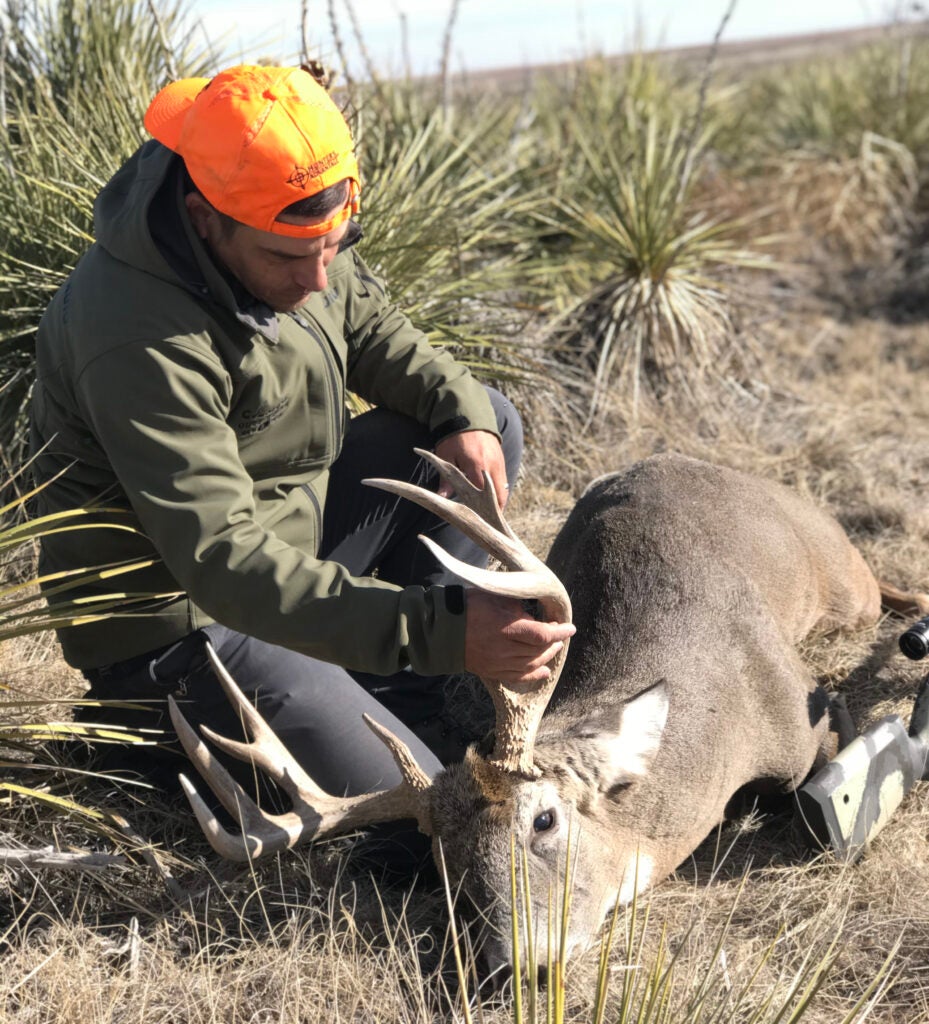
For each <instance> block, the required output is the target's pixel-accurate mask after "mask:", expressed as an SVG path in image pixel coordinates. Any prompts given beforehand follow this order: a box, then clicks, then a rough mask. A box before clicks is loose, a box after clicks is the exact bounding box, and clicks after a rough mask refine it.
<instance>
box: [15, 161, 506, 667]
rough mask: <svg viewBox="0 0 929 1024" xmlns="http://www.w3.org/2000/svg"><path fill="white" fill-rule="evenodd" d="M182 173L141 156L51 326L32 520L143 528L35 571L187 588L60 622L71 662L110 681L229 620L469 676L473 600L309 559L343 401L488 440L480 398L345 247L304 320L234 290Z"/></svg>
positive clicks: (45, 347) (108, 533)
mask: <svg viewBox="0 0 929 1024" xmlns="http://www.w3.org/2000/svg"><path fill="white" fill-rule="evenodd" d="M182 175H183V168H182V166H181V164H180V161H179V159H178V158H177V157H176V156H174V154H172V153H171V152H170V151H169V150H167V149H165V148H164V147H163V146H161V145H160V144H159V143H156V142H150V143H147V144H145V145H144V146H142V147H141V149H140V150H139V151H138V152H137V153H136V154H135V155H134V156H133V157H132V158H130V160H129V161H128V162H127V163H126V164H125V165H124V166H123V167H122V168H121V169H120V170H119V171H118V172H117V174H116V175H115V176H114V177H113V179H112V180H111V181H110V183H109V184H108V185H107V186H106V188H104V190H103V191H102V192H101V193H100V196H99V197H98V199H97V203H96V205H95V207H94V223H95V235H96V243H95V244H94V245H93V246H92V247H91V248H90V250H89V251H88V252H87V253H86V255H85V256H84V257H83V258H82V259H81V260H80V262H79V264H78V266H77V267H76V269H75V270H74V272H73V273H72V274H71V275H70V277H69V278H68V280H67V281H66V283H65V284H64V285H63V286H62V288H61V289H60V290H59V292H58V293H57V294H56V295H55V297H54V299H53V300H52V302H51V304H50V305H49V308H48V310H47V312H46V314H45V316H44V318H43V320H42V322H41V324H40V327H39V334H38V346H37V348H38V353H37V366H38V379H37V383H36V387H35V395H34V398H33V403H32V428H33V447H34V450H35V451H37V452H38V453H39V454H38V457H37V460H36V463H35V465H36V471H37V473H38V476H39V480H40V481H51V480H54V482H53V483H51V484H50V485H49V486H48V487H47V488H46V489H45V490H44V491H43V492H42V493H41V495H40V498H39V512H40V513H46V512H53V511H56V510H59V509H65V508H78V507H100V508H101V509H106V508H114V507H115V508H121V509H128V510H131V518H130V520H129V521H130V522H131V523H133V524H134V525H135V526H136V527H137V528H138V530H139V531H141V534H138V533H132V532H128V531H119V530H112V529H90V530H80V531H77V532H69V533H60V534H57V535H54V536H51V537H49V538H47V539H46V540H45V541H44V542H43V546H42V561H41V571H42V572H43V573H57V572H61V571H64V570H71V569H76V568H80V567H87V566H99V565H103V564H110V563H117V562H122V561H124V560H127V559H145V558H153V559H155V560H156V562H155V564H154V565H153V566H152V567H151V568H149V569H145V570H142V571H137V572H134V573H132V574H130V575H127V576H121V577H118V578H117V580H116V581H114V582H115V584H116V588H126V589H131V590H132V591H134V592H142V591H145V592H150V593H157V594H170V593H177V594H179V596H174V597H170V598H164V599H162V600H161V601H158V602H156V603H155V604H154V605H152V606H147V607H145V608H144V609H143V610H142V611H141V612H135V613H133V614H127V613H121V614H120V615H119V616H117V617H116V618H113V619H109V620H106V621H103V622H101V623H90V624H84V625H80V626H75V627H68V628H64V629H62V630H60V632H59V638H60V640H61V643H62V647H63V649H64V653H65V657H66V658H67V660H68V661H69V662H70V663H71V664H72V665H75V666H77V667H78V668H92V667H97V666H100V665H104V664H109V663H111V662H114V661H119V660H122V659H124V658H128V657H131V656H133V655H136V654H140V653H142V652H144V651H147V650H152V649H154V648H157V647H160V646H163V645H165V644H168V643H171V642H173V641H174V640H176V639H178V638H180V637H182V636H184V635H185V634H187V633H189V632H191V631H192V630H194V629H197V628H198V627H200V626H202V625H205V624H207V623H209V622H211V621H214V620H215V621H218V622H221V623H223V624H224V625H226V626H228V627H230V628H232V629H237V630H239V631H241V632H243V633H247V634H249V635H251V636H255V637H258V638H260V639H262V640H266V641H269V642H271V643H276V644H282V645H284V646H287V647H290V648H293V649H294V650H297V651H302V652H304V653H306V654H309V655H313V656H314V657H318V658H322V659H324V660H327V661H333V662H336V663H338V664H340V665H344V666H345V667H347V668H354V669H362V670H366V671H370V672H376V673H389V672H393V671H396V670H397V669H399V668H401V667H403V666H405V665H408V664H409V665H411V666H412V667H413V669H414V670H415V671H418V672H422V673H426V674H431V673H437V672H450V671H456V670H459V669H461V667H462V661H463V652H464V616H463V614H462V611H461V608H460V600H459V601H458V602H455V601H449V602H448V603H446V600H445V598H446V592H445V591H444V589H443V588H442V587H431V588H428V589H424V588H422V587H406V588H403V589H401V588H399V587H395V586H392V585H390V584H388V583H385V582H383V581H379V580H377V579H372V578H358V577H353V576H351V575H350V574H349V573H348V572H347V571H346V570H345V569H344V568H343V567H342V566H340V565H338V564H337V563H335V562H329V561H321V560H319V559H318V558H317V557H316V550H317V544H318V541H319V537H320V535H321V515H322V513H321V509H322V508H323V506H324V503H325V499H326V485H327V480H328V470H329V467H330V465H331V464H332V462H333V461H334V460H335V458H336V457H337V456H338V454H339V450H340V446H341V442H342V435H343V431H344V427H345V412H344V409H345V392H346V388H350V389H351V390H353V391H355V392H356V393H357V394H359V395H361V396H362V397H364V398H366V399H367V400H368V401H370V402H373V403H375V404H377V405H381V406H386V407H388V408H391V409H394V410H397V411H399V412H403V413H406V414H408V415H409V416H412V417H415V419H417V420H418V421H419V422H421V423H423V424H425V425H427V426H428V427H429V428H430V429H431V431H432V436H433V438H434V439H435V440H439V439H441V438H442V437H443V436H446V435H448V434H450V433H453V432H455V431H460V430H463V429H482V430H489V431H493V432H496V429H497V427H496V421H495V418H494V415H493V411H492V409H491V407H490V403H489V400H488V399H487V396H486V394H485V392H484V389H483V388H482V387H481V385H480V384H478V383H477V382H476V381H475V380H474V379H473V378H472V377H471V376H470V374H469V373H468V372H467V370H466V369H465V368H463V367H462V366H460V365H459V364H458V363H456V362H455V361H454V360H453V359H452V358H451V357H450V356H449V355H448V354H447V353H444V352H442V351H440V350H437V349H434V348H432V346H430V345H429V343H428V341H427V340H426V338H425V336H424V335H423V334H422V333H421V332H420V331H417V330H416V329H415V328H414V327H413V326H412V325H411V324H410V322H409V321H408V320H407V319H406V317H404V316H403V315H402V314H401V313H400V312H398V310H397V309H396V308H395V307H394V306H393V305H392V304H391V303H390V302H389V301H388V298H387V296H386V293H385V291H384V288H383V286H382V284H381V283H380V282H379V281H378V280H377V278H376V277H375V276H373V275H372V273H371V272H370V270H369V269H368V268H367V267H366V265H365V264H364V262H363V261H362V260H361V259H360V258H359V257H358V256H357V254H356V253H355V252H354V250H352V249H350V248H349V249H347V250H346V251H343V252H341V253H339V255H337V256H336V258H335V259H334V260H333V262H332V263H331V264H330V267H329V272H328V276H329V287H328V290H327V291H326V292H324V293H321V294H318V295H314V296H313V298H312V299H311V300H310V301H309V302H308V303H307V304H306V305H305V306H304V307H302V308H301V309H300V310H299V311H298V313H297V314H275V313H272V312H271V311H270V310H269V309H268V307H266V306H263V305H261V304H254V300H251V298H250V297H248V296H243V295H241V294H237V293H236V283H235V282H234V281H230V280H229V279H227V277H225V276H224V274H223V273H222V272H221V271H220V270H219V269H218V268H217V266H216V265H215V264H214V263H213V261H212V260H211V258H210V256H209V254H208V252H207V250H206V249H205V248H204V246H203V245H202V243H201V241H200V239H199V238H198V237H197V236H196V234H195V232H194V231H193V229H192V227H191V225H190V223H189V220H188V218H187V215H186V210H185V208H184V204H183V177H182ZM249 301H251V302H252V303H253V305H252V306H251V307H248V306H247V305H243V304H244V303H247V302H249ZM62 471H63V472H62ZM59 473H62V475H61V476H60V478H58V479H54V478H55V477H56V475H57V474H59ZM101 518H103V519H106V518H107V516H106V514H105V513H101ZM111 518H112V517H111ZM113 589H114V583H113V582H110V583H104V584H101V585H99V586H97V587H88V588H85V589H84V590H83V591H82V592H81V593H83V594H85V595H92V594H93V593H95V592H96V593H107V592H110V591H112V590H113ZM65 596H66V597H68V598H72V597H74V596H75V595H74V592H71V593H69V594H67V595H65ZM53 600H54V599H53ZM89 610H91V609H89ZM359 638H363V642H359Z"/></svg>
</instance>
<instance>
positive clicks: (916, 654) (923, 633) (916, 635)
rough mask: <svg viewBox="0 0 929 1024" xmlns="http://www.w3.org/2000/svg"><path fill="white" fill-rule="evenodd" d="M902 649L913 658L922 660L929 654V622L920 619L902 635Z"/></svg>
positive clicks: (912, 659)
mask: <svg viewBox="0 0 929 1024" xmlns="http://www.w3.org/2000/svg"><path fill="white" fill-rule="evenodd" d="M900 650H901V651H903V653H904V654H905V655H906V656H907V657H908V658H909V659H910V660H911V661H921V660H922V659H923V658H925V657H926V655H927V654H929V622H927V621H926V620H925V619H920V621H919V622H917V623H916V625H915V626H910V628H909V629H908V630H907V631H906V632H905V633H904V634H903V635H902V636H901V637H900Z"/></svg>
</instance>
